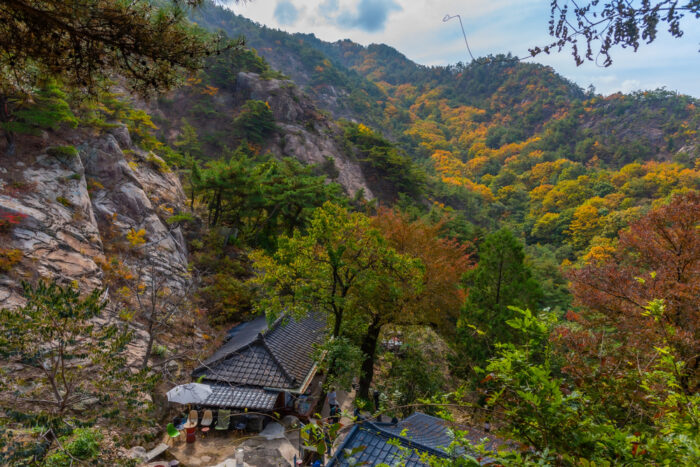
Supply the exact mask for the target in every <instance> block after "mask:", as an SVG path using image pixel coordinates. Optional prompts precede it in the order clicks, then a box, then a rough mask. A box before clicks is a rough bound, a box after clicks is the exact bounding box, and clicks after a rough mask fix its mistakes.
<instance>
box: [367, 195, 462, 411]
mask: <svg viewBox="0 0 700 467" xmlns="http://www.w3.org/2000/svg"><path fill="white" fill-rule="evenodd" d="M372 221H373V223H374V225H376V226H377V227H378V228H379V229H380V230H381V232H382V234H383V235H384V237H385V238H386V239H387V240H388V242H389V245H390V246H391V247H392V248H394V249H395V250H396V251H397V252H398V253H400V254H402V255H406V256H408V257H410V258H414V259H416V260H418V261H420V264H421V266H422V268H423V271H422V274H420V275H419V276H418V277H419V278H420V281H419V284H420V287H415V284H414V281H415V279H414V278H413V277H411V278H410V279H411V280H407V279H409V278H405V279H404V278H401V277H396V278H395V279H398V281H396V282H394V283H391V284H387V285H389V286H393V287H394V288H393V289H390V287H384V288H380V289H378V291H379V292H380V295H379V296H377V297H376V298H375V299H373V300H368V301H367V302H366V303H363V304H362V307H363V309H364V313H365V314H366V317H365V320H366V323H367V330H366V332H364V335H363V337H362V340H361V346H360V348H361V350H362V352H363V354H364V360H363V363H362V373H361V375H360V389H359V392H358V395H359V396H360V397H362V398H365V399H367V398H368V397H369V388H370V385H371V384H372V379H373V375H374V362H375V355H376V351H377V343H378V342H379V336H380V334H381V331H382V328H383V327H384V326H385V325H387V324H397V325H427V326H432V327H435V328H437V329H438V330H439V331H442V332H443V333H452V332H454V328H455V325H456V323H457V318H458V316H459V311H460V309H461V307H462V306H463V304H464V298H465V295H464V293H463V291H462V289H461V284H460V280H461V277H462V274H464V273H465V272H466V271H467V269H468V268H469V267H470V266H471V259H470V257H469V254H468V253H467V247H466V246H465V245H462V244H460V243H459V242H457V241H454V240H450V239H445V238H442V237H441V234H442V231H443V229H444V224H445V221H446V220H445V219H443V220H442V221H440V222H437V223H434V224H430V223H427V222H425V221H423V220H417V221H413V222H411V220H410V219H409V217H408V216H407V215H406V214H403V213H399V212H396V211H393V210H390V209H386V208H380V209H379V211H378V212H377V215H376V216H374V217H373V218H372ZM415 273H416V272H415V271H414V272H412V274H414V275H415ZM396 285H403V287H399V288H396Z"/></svg>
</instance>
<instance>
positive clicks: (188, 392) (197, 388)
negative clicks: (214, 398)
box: [167, 383, 212, 404]
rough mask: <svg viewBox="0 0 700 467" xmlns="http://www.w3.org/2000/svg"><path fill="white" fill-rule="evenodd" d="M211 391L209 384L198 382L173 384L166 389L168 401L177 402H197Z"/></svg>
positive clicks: (202, 399) (202, 400)
mask: <svg viewBox="0 0 700 467" xmlns="http://www.w3.org/2000/svg"><path fill="white" fill-rule="evenodd" d="M211 393H212V389H211V386H209V385H206V384H200V383H187V384H181V385H179V386H175V387H174V388H172V389H171V390H170V391H168V393H167V396H168V401H169V402H175V403H177V404H199V403H202V402H204V401H205V400H206V399H207V397H209V396H210V395H211Z"/></svg>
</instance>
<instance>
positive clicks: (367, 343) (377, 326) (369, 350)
mask: <svg viewBox="0 0 700 467" xmlns="http://www.w3.org/2000/svg"><path fill="white" fill-rule="evenodd" d="M381 330H382V325H381V323H380V319H379V315H375V316H374V317H373V318H372V321H371V322H370V323H369V328H368V329H367V334H365V336H364V337H363V338H362V345H361V347H360V350H362V353H363V354H364V355H365V358H364V360H363V361H362V370H361V374H360V390H359V392H358V397H360V398H361V399H364V400H369V387H370V386H371V385H372V378H373V377H374V357H375V356H376V353H377V343H378V342H379V333H380V332H381Z"/></svg>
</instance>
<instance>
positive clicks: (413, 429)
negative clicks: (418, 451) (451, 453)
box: [378, 412, 454, 450]
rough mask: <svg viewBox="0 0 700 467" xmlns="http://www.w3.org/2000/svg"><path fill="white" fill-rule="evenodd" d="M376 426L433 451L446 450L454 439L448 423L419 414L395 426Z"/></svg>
mask: <svg viewBox="0 0 700 467" xmlns="http://www.w3.org/2000/svg"><path fill="white" fill-rule="evenodd" d="M378 425H380V426H381V428H382V429H383V430H386V431H388V432H389V433H392V434H394V435H395V436H405V437H406V438H408V439H410V440H411V441H413V442H415V443H417V444H420V445H422V446H428V447H430V448H433V449H439V450H446V448H448V447H449V446H450V443H451V442H452V440H453V439H454V436H453V435H452V432H451V431H450V428H449V425H448V422H446V421H445V420H443V419H441V418H437V417H432V416H430V415H426V414H424V413H421V412H415V413H413V414H412V415H410V416H408V417H406V418H405V419H403V420H401V421H400V422H398V423H397V424H396V425H392V424H384V423H381V424H378ZM404 430H405V431H404Z"/></svg>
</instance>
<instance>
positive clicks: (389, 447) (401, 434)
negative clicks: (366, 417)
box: [326, 412, 513, 467]
mask: <svg viewBox="0 0 700 467" xmlns="http://www.w3.org/2000/svg"><path fill="white" fill-rule="evenodd" d="M457 429H459V430H460V431H465V432H466V433H467V434H466V438H467V439H468V440H469V441H470V442H471V443H472V444H480V443H481V442H482V440H484V441H486V443H485V445H486V448H487V449H489V450H494V451H495V450H498V449H499V448H502V447H504V446H509V445H508V443H506V442H504V441H503V440H501V439H498V438H496V437H494V436H492V435H490V434H487V433H484V432H482V431H480V430H477V429H474V428H469V427H457ZM390 440H394V442H393V443H392V444H389V443H388V441H390ZM452 440H453V433H452V430H451V429H450V425H449V422H447V421H445V420H443V419H441V418H437V417H433V416H430V415H426V414H424V413H420V412H416V413H414V414H412V415H411V416H409V417H407V418H405V419H404V420H401V421H399V422H397V423H395V424H392V423H379V422H364V423H362V424H361V425H357V426H355V427H354V428H353V430H352V431H351V432H350V434H348V436H347V437H346V438H345V439H344V440H343V443H342V444H341V446H340V447H338V449H337V450H336V452H335V455H334V456H333V458H332V459H331V460H330V461H329V462H328V464H326V465H327V466H328V467H331V466H332V467H345V466H348V465H350V463H349V462H348V459H346V455H345V451H346V450H352V449H354V448H357V447H360V446H363V447H364V448H363V449H362V450H361V451H359V452H358V453H356V454H355V455H354V456H353V457H354V459H355V461H356V462H358V463H359V464H360V465H376V464H380V463H385V464H388V465H393V464H394V463H396V462H397V461H403V462H405V465H406V466H410V467H413V466H424V465H427V464H425V463H423V462H422V461H421V459H420V456H419V454H417V453H416V451H417V452H418V453H427V454H429V455H432V456H437V457H443V458H447V457H449V455H448V453H447V449H448V447H449V445H450V443H451V442H452ZM395 443H398V444H399V445H400V446H401V448H399V447H398V446H394V445H393V444H395ZM509 447H511V448H512V447H513V446H509ZM463 452H464V450H463V449H458V450H457V451H456V452H454V453H453V454H452V455H455V456H459V455H461V454H460V453H463ZM401 456H403V457H401ZM492 461H493V460H492V459H490V458H483V459H481V460H480V462H481V463H482V464H490V463H491V462H492ZM363 462H364V463H365V464H363Z"/></svg>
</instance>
